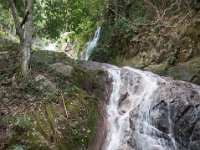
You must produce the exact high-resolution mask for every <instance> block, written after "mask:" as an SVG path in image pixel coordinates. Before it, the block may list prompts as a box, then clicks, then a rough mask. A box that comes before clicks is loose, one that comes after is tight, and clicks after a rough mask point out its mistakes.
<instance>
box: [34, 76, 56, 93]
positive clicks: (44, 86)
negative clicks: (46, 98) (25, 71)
mask: <svg viewBox="0 0 200 150" xmlns="http://www.w3.org/2000/svg"><path fill="white" fill-rule="evenodd" d="M35 81H36V82H37V83H39V89H40V90H49V91H50V92H52V93H54V94H58V92H59V89H58V88H57V87H56V85H55V84H54V83H52V82H51V81H50V80H49V79H47V78H46V77H45V76H43V75H41V74H39V75H38V76H37V77H36V78H35Z"/></svg>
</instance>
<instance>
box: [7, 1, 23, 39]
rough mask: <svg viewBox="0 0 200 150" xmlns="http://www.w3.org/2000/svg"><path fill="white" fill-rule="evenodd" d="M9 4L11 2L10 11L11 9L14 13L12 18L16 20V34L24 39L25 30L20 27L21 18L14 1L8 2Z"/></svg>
mask: <svg viewBox="0 0 200 150" xmlns="http://www.w3.org/2000/svg"><path fill="white" fill-rule="evenodd" d="M8 2H9V5H10V9H11V12H12V16H13V19H14V23H15V28H16V34H17V35H18V36H19V37H20V38H22V37H23V29H22V28H21V26H20V20H19V17H18V13H17V9H16V7H15V3H14V2H13V0H8Z"/></svg>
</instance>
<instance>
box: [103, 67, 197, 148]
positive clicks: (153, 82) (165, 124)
mask: <svg viewBox="0 0 200 150" xmlns="http://www.w3.org/2000/svg"><path fill="white" fill-rule="evenodd" d="M106 70H107V71H108V73H109V75H110V77H111V78H112V79H113V83H112V86H113V89H112V90H113V91H112V94H111V96H110V100H109V103H108V105H107V108H106V111H107V115H108V120H107V121H108V127H107V128H108V131H107V137H106V140H105V144H104V146H103V147H104V148H103V150H183V149H184V150H186V149H185V148H184V147H181V145H180V144H178V143H177V142H176V141H175V138H174V128H175V126H174V122H175V121H172V119H173V120H175V119H174V117H175V115H174V114H172V113H175V111H173V112H171V111H172V110H173V109H172V108H173V107H174V106H173V105H175V104H176V103H175V102H174V98H175V97H178V96H179V95H181V94H185V93H187V92H188V91H189V90H191V89H189V88H188V87H185V86H186V85H185V83H179V85H178V86H177V87H176V86H175V85H174V83H173V82H171V81H170V80H169V81H167V79H165V78H163V77H160V76H158V75H154V74H153V73H151V72H144V71H140V70H137V69H133V68H130V67H124V68H118V67H114V66H109V67H108V68H106ZM179 86H180V87H179ZM187 86H188V85H187ZM190 88H192V90H196V93H198V92H197V91H199V88H198V89H193V87H192V86H190ZM172 89H173V90H175V91H176V92H177V93H176V94H177V95H178V96H176V95H173V90H172ZM187 89H189V90H188V91H187ZM184 90H185V91H187V92H184ZM170 92H171V94H170ZM188 94H190V93H188ZM172 95H173V96H172ZM184 96H185V95H184ZM197 99H198V97H197ZM177 102H180V99H179V101H177ZM185 103H187V102H185ZM177 107H179V105H177ZM184 107H185V106H184ZM186 108H187V107H186ZM178 109H180V108H177V110H178ZM181 109H183V108H181ZM187 109H188V108H187ZM187 109H186V110H184V111H187ZM177 114H178V113H177ZM195 114H196V116H198V115H197V111H196V110H194V114H190V115H195ZM187 115H188V114H187ZM177 129H178V128H177ZM180 132H182V131H181V130H180ZM180 138H182V137H180ZM188 138H190V137H188ZM191 143H192V142H191Z"/></svg>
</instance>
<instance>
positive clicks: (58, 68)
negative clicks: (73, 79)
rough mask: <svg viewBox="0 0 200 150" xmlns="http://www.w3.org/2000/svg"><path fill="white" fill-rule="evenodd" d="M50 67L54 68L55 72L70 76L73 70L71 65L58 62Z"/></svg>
mask: <svg viewBox="0 0 200 150" xmlns="http://www.w3.org/2000/svg"><path fill="white" fill-rule="evenodd" d="M50 67H51V69H52V70H54V71H55V72H56V73H58V74H60V75H62V76H64V77H70V76H71V75H72V73H73V71H74V69H73V67H72V66H70V65H65V64H62V63H60V62H57V63H54V64H52V65H51V66H50Z"/></svg>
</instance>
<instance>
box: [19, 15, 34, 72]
mask: <svg viewBox="0 0 200 150" xmlns="http://www.w3.org/2000/svg"><path fill="white" fill-rule="evenodd" d="M32 33H33V32H32V13H30V14H29V15H28V17H27V20H26V22H25V24H24V36H23V41H21V42H22V43H21V44H22V45H21V46H22V47H21V52H22V56H21V59H22V60H21V61H22V62H21V63H22V64H21V65H22V73H23V74H27V72H28V70H29V64H30V54H31V44H32Z"/></svg>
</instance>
